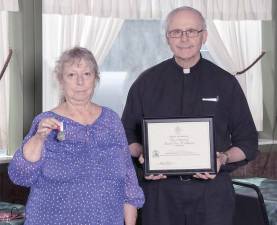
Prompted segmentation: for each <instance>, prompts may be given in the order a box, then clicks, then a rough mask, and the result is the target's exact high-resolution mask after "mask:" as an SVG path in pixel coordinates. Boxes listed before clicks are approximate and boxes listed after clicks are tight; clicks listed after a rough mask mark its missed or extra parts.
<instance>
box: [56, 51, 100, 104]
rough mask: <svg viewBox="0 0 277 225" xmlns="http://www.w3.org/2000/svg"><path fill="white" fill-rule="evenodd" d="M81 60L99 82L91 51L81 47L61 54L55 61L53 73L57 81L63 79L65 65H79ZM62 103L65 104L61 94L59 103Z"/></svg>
mask: <svg viewBox="0 0 277 225" xmlns="http://www.w3.org/2000/svg"><path fill="white" fill-rule="evenodd" d="M82 59H83V60H85V61H86V62H87V63H88V64H89V66H90V69H91V71H93V72H94V75H95V78H96V80H97V81H99V80H100V77H99V68H98V65H97V62H96V60H95V58H94V56H93V54H92V53H91V51H89V50H88V49H86V48H82V47H74V48H72V49H69V50H66V51H64V52H63V53H62V54H61V56H60V58H59V59H58V60H57V61H56V66H55V69H54V73H55V75H56V77H57V79H58V81H59V82H60V81H61V80H62V78H63V72H64V66H65V64H66V63H70V64H75V63H79V62H80V61H81V60H82ZM62 102H65V97H64V96H63V94H61V98H60V103H62Z"/></svg>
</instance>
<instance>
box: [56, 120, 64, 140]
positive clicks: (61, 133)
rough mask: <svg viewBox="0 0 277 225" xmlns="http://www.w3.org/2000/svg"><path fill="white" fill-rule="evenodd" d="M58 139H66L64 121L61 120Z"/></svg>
mask: <svg viewBox="0 0 277 225" xmlns="http://www.w3.org/2000/svg"><path fill="white" fill-rule="evenodd" d="M57 140H58V141H64V140H65V133H64V129H63V122H61V124H60V126H59V128H58V134H57Z"/></svg>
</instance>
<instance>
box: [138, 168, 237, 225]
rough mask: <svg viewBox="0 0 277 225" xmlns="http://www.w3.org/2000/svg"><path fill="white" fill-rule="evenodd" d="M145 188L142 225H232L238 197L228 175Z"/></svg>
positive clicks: (161, 182)
mask: <svg viewBox="0 0 277 225" xmlns="http://www.w3.org/2000/svg"><path fill="white" fill-rule="evenodd" d="M142 185H143V190H144V193H145V198H146V202H145V204H144V206H143V208H142V210H141V224H142V225H232V218H233V213H234V206H235V194H234V189H233V186H232V182H231V179H230V176H229V175H228V174H227V173H225V174H224V173H220V174H219V175H218V176H217V177H216V178H215V179H214V180H208V181H205V180H197V179H192V180H189V181H185V180H181V179H180V178H179V177H171V178H168V179H165V180H159V181H145V182H143V184H142Z"/></svg>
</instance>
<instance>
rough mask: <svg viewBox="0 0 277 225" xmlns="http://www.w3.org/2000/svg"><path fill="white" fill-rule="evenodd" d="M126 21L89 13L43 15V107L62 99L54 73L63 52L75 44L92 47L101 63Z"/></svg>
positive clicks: (50, 106)
mask: <svg viewBox="0 0 277 225" xmlns="http://www.w3.org/2000/svg"><path fill="white" fill-rule="evenodd" d="M122 24H123V20H122V19H116V18H95V17H91V16H85V15H43V110H44V111H45V110H49V109H51V108H53V107H55V106H56V105H57V104H58V102H59V91H58V90H59V88H58V83H57V81H56V79H55V77H53V73H52V71H53V69H54V66H55V61H56V60H57V59H58V57H59V55H60V54H61V52H63V51H64V50H66V49H69V48H72V47H74V46H82V47H86V48H88V49H90V50H91V51H92V53H93V54H94V56H95V58H96V60H97V62H98V64H101V62H102V61H103V59H104V58H105V56H106V55H107V53H108V52H109V50H110V48H111V46H112V43H113V41H114V39H115V38H116V37H117V34H118V32H119V31H120V29H121V26H122Z"/></svg>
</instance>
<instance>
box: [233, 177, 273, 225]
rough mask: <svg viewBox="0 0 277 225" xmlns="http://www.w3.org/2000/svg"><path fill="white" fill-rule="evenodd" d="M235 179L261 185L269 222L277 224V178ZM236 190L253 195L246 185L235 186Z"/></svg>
mask: <svg viewBox="0 0 277 225" xmlns="http://www.w3.org/2000/svg"><path fill="white" fill-rule="evenodd" d="M233 180H234V181H240V182H244V183H250V184H254V185H256V186H257V187H259V189H260V191H261V193H262V195H263V198H264V203H265V206H266V211H267V215H268V219H269V224H270V225H277V180H271V179H267V178H260V177H255V178H246V179H233ZM235 190H236V192H238V193H240V194H245V195H252V193H251V192H249V189H247V188H244V187H240V186H235Z"/></svg>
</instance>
